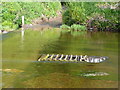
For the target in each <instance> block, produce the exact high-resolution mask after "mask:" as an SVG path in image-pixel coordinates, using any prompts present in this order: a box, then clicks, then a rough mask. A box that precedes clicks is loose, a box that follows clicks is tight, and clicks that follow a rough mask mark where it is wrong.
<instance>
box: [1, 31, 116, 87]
mask: <svg viewBox="0 0 120 90" xmlns="http://www.w3.org/2000/svg"><path fill="white" fill-rule="evenodd" d="M2 37H3V38H2V49H3V50H2V65H3V66H2V68H3V69H2V70H1V71H3V73H2V79H3V82H2V87H3V88H117V87H118V33H111V32H67V31H65V30H64V31H60V30H54V29H53V30H46V31H32V30H26V31H25V33H24V36H21V33H20V32H13V33H8V34H4V35H3V36H2ZM48 53H49V54H73V55H88V56H108V57H109V59H108V60H107V61H105V62H103V63H99V64H90V63H62V62H61V63H58V62H56V63H50V62H46V63H45V62H36V61H37V59H38V57H39V55H40V54H48Z"/></svg>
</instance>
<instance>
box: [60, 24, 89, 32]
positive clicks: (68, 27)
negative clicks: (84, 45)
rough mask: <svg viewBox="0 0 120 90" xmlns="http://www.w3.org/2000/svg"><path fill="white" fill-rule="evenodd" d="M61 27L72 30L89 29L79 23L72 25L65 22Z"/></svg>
mask: <svg viewBox="0 0 120 90" xmlns="http://www.w3.org/2000/svg"><path fill="white" fill-rule="evenodd" d="M60 28H61V29H65V30H72V31H85V30H87V28H86V27H85V26H83V25H79V24H73V25H71V27H70V26H68V25H65V24H63V25H62V26H61V27H60Z"/></svg>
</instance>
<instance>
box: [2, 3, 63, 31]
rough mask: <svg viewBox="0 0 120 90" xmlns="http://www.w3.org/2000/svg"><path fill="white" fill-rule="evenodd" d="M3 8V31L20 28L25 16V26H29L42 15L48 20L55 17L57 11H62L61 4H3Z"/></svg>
mask: <svg viewBox="0 0 120 90" xmlns="http://www.w3.org/2000/svg"><path fill="white" fill-rule="evenodd" d="M2 6H3V7H2V15H1V17H2V26H3V29H5V27H8V28H9V29H11V28H13V27H14V29H17V28H18V27H20V26H21V16H25V24H29V23H31V21H32V20H33V19H34V18H37V17H41V16H42V15H44V16H45V17H46V18H49V17H51V16H52V17H54V16H56V15H57V11H60V10H61V4H60V2H3V3H2ZM56 7H57V8H56Z"/></svg>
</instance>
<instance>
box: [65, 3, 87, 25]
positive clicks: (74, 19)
mask: <svg viewBox="0 0 120 90" xmlns="http://www.w3.org/2000/svg"><path fill="white" fill-rule="evenodd" d="M84 12H85V9H84V8H82V7H80V6H79V5H78V3H75V2H74V3H71V2H70V3H68V9H67V10H66V11H65V12H64V13H63V23H64V24H67V25H72V24H74V23H76V24H77V23H85V20H86V15H85V13H84Z"/></svg>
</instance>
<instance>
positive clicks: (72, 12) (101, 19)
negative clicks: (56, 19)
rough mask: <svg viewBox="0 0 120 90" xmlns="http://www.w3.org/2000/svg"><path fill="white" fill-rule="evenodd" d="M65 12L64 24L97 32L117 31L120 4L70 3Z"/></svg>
mask: <svg viewBox="0 0 120 90" xmlns="http://www.w3.org/2000/svg"><path fill="white" fill-rule="evenodd" d="M66 6H67V9H66V10H65V11H64V12H63V24H66V25H69V26H71V25H73V24H80V25H84V26H86V27H88V29H90V28H93V29H94V28H97V30H117V29H118V24H119V22H118V18H119V4H118V3H117V2H68V3H67V4H66Z"/></svg>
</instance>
